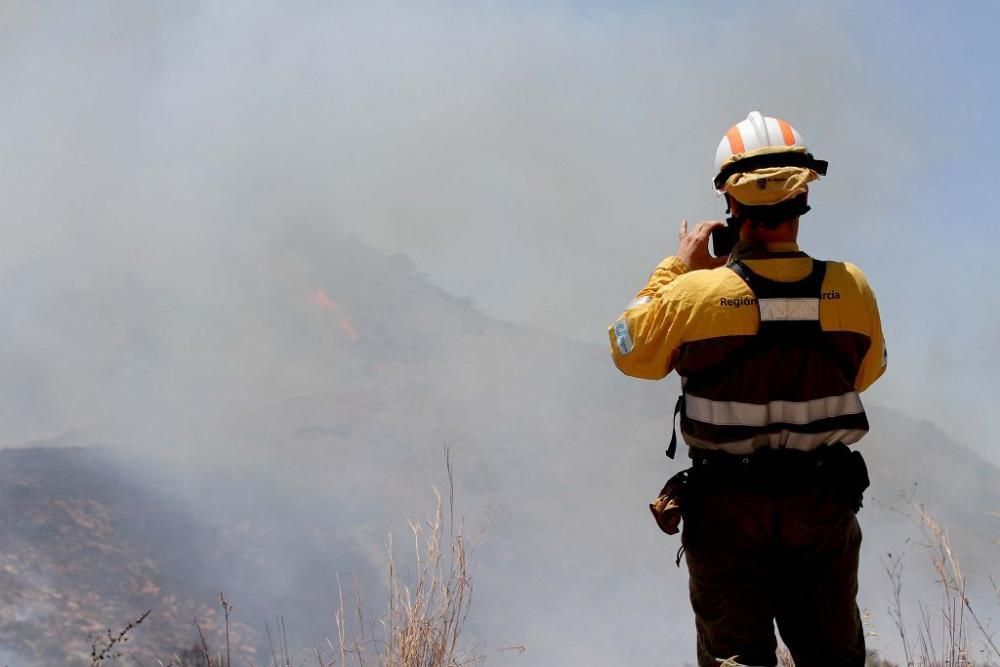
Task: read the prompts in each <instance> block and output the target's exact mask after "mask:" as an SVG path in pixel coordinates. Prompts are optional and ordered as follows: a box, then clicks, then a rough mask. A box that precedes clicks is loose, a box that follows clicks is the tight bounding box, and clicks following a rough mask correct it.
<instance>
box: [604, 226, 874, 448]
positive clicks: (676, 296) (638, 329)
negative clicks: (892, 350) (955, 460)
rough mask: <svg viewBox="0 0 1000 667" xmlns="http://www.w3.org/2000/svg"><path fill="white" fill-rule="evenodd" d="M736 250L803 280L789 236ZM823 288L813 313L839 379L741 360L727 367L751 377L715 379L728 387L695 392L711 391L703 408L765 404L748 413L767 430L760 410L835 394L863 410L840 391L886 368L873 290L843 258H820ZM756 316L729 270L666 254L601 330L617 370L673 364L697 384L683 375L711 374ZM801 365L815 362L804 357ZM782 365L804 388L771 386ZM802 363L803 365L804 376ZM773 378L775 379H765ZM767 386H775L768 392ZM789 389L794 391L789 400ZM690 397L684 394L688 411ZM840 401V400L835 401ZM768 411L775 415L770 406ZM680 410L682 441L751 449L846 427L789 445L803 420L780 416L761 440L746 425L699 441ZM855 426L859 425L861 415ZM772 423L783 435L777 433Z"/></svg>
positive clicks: (659, 373) (813, 404)
mask: <svg viewBox="0 0 1000 667" xmlns="http://www.w3.org/2000/svg"><path fill="white" fill-rule="evenodd" d="M739 252H740V251H738V253H739ZM742 252H743V253H744V254H743V255H739V254H738V255H737V256H738V257H740V258H741V259H742V261H743V263H744V264H745V266H747V267H748V268H750V269H751V270H752V272H753V273H755V274H758V275H760V276H763V277H764V278H767V279H770V280H773V281H777V282H780V283H792V282H796V281H801V280H803V279H805V278H806V277H807V276H808V275H810V273H811V272H812V270H813V260H812V259H811V258H810V257H809V256H807V255H805V253H801V252H799V249H798V246H797V245H796V244H794V243H784V244H769V245H768V246H767V249H766V252H763V253H757V254H746V251H742ZM821 290H822V291H821V294H820V295H819V300H818V311H819V312H818V322H819V325H820V327H821V328H822V332H823V335H824V336H825V337H827V338H828V339H829V341H830V342H829V346H830V349H833V350H834V351H833V352H832V353H830V354H832V355H833V356H836V357H837V362H836V363H837V368H838V369H839V370H838V373H839V374H840V375H842V376H846V377H843V378H842V379H841V381H840V383H839V384H837V383H832V384H830V386H829V387H827V388H824V386H823V384H824V383H826V382H827V379H826V378H825V377H808V372H809V370H808V369H804V370H803V369H800V368H792V369H789V368H784V369H782V368H773V367H766V368H760V367H757V368H751V367H749V366H745V365H744V366H739V367H737V368H734V369H732V371H733V372H734V373H744V374H750V375H752V377H747V378H736V379H733V378H727V379H726V380H724V381H720V382H722V384H726V385H727V386H728V387H729V388H728V389H727V388H722V389H720V390H719V391H715V389H712V390H711V391H708V390H705V391H704V392H700V393H703V394H704V395H705V396H707V397H708V398H710V399H712V400H711V401H710V403H711V405H710V406H709V407H708V408H705V407H704V406H702V407H701V409H702V410H703V411H704V410H708V409H709V408H710V409H711V414H713V415H719V414H723V413H726V411H729V413H732V414H735V415H741V414H743V415H746V414H749V412H748V411H750V409H751V408H755V409H757V408H761V406H767V410H768V412H769V415H770V417H768V418H764V417H760V416H756V417H754V419H756V420H757V421H755V422H753V423H755V424H757V428H758V430H760V429H763V430H764V431H767V430H768V428H767V427H766V426H765V425H764V422H767V421H768V419H770V420H771V421H774V422H775V423H779V422H787V421H788V420H789V417H788V416H787V415H789V414H793V415H794V412H795V410H801V411H803V413H804V414H805V413H808V414H809V415H815V414H816V412H817V409H818V407H817V406H821V407H823V409H830V408H829V407H828V406H829V404H830V401H831V400H834V399H837V400H840V401H841V402H842V403H843V402H844V401H848V400H850V402H851V404H852V405H854V404H856V405H857V407H856V408H855V409H856V410H857V411H861V415H862V418H863V410H862V409H861V408H860V401H859V400H857V399H856V395H855V396H854V397H853V398H851V397H848V396H847V394H848V393H853V392H849V391H846V390H850V389H851V386H850V385H851V384H852V383H853V390H854V391H855V392H860V391H863V390H865V389H867V388H868V387H869V386H870V385H871V384H872V383H873V382H875V380H877V379H878V378H879V376H881V375H882V373H883V372H884V371H885V368H886V351H885V340H884V338H883V334H882V324H881V321H880V319H879V313H878V306H877V304H876V301H875V295H874V294H873V293H872V290H871V288H870V287H869V285H868V282H867V280H866V279H865V277H864V274H862V273H861V270H860V269H858V268H857V267H856V266H854V265H852V264H848V263H841V262H827V263H826V273H825V275H824V277H823V279H822V288H821ZM814 319H815V316H814ZM760 324H761V321H760V310H759V308H758V306H757V301H756V299H755V295H754V292H753V291H752V290H751V289H750V287H749V286H748V284H747V283H746V282H744V280H743V279H742V278H741V277H740V276H739V275H737V274H736V273H735V272H734V271H733V270H731V269H730V268H728V267H722V268H717V269H712V270H698V271H692V270H690V269H689V268H688V267H687V266H686V265H685V264H684V263H683V262H682V261H681V260H679V259H678V258H676V257H668V258H666V259H665V260H663V261H662V262H661V263H660V264H659V265H658V266H657V267H656V269H654V271H653V273H652V275H651V276H650V278H649V281H648V282H647V284H646V286H645V287H643V288H642V289H641V290H640V291H639V292H638V293H637V294H636V297H635V299H634V300H633V301H632V303H631V304H630V305H629V307H628V308H627V309H626V310H625V312H624V313H623V314H622V315H621V317H620V318H619V319H618V320H617V321H616V322H615V323H614V324H612V325H611V327H610V328H609V332H608V335H609V338H610V343H611V353H612V356H613V358H614V362H615V365H616V366H617V367H618V368H619V369H620V370H621V371H622V372H623V373H625V374H627V375H631V376H633V377H638V378H644V379H650V380H656V379H660V378H663V377H664V376H666V375H667V374H668V373H670V371H672V370H675V369H676V370H677V371H678V373H679V374H680V375H681V377H682V383H683V384H684V385H685V386H689V387H690V386H699V384H700V385H705V382H701V383H699V382H692V383H689V382H688V380H690V379H692V378H694V379H697V378H698V377H702V378H705V377H709V376H712V377H713V378H714V377H716V375H715V374H717V373H718V372H719V370H720V369H722V370H723V371H727V370H728V369H727V360H728V359H732V358H733V356H732V354H733V352H732V351H733V350H734V349H737V348H739V347H740V346H743V347H745V346H746V341H747V339H748V337H754V336H756V334H757V332H758V330H759V328H760ZM825 345H826V343H824V346H825ZM808 366H809V368H818V367H817V366H813V365H812V364H809V365H808ZM840 371H843V372H842V373H841V372H840ZM780 373H785V374H787V375H795V374H798V375H797V376H796V377H795V378H794V379H793V380H792V382H793V384H796V386H797V385H798V384H801V385H803V386H806V389H805V390H804V391H805V393H804V394H803V395H802V396H794V397H790V396H788V395H786V394H788V392H789V389H788V387H787V386H786V387H784V388H783V389H780V390H779V389H777V388H776V387H777V385H775V384H774V383H772V382H771V380H770V379H769V377H771V378H773V377H774V376H775V374H780ZM802 373H805V374H806V375H805V376H803V375H801V374H802ZM852 375H853V377H850V376H852ZM712 382H715V380H714V379H713V380H712ZM787 384H788V383H787V382H786V385H787ZM772 386H773V387H775V388H773V389H772V388H771V387H772ZM738 387H742V389H740V388H738ZM768 391H773V392H775V393H776V394H782V395H780V396H778V395H775V396H769V395H768V394H767V392H768ZM686 393H687V392H686ZM748 393H749V394H751V395H752V397H751V398H749V399H748V398H745V395H747V394H748ZM834 394H836V395H834ZM695 398H697V397H695ZM790 398H795V399H797V400H795V401H792V400H787V399H790ZM779 399H781V400H779ZM698 400H703V399H701V398H698ZM720 401H723V402H721V403H720ZM690 406H691V403H690V401H689V411H690ZM720 406H721V407H720ZM748 406H749V407H748ZM841 410H842V411H844V410H847V408H844V407H841ZM759 411H760V410H757V412H759ZM776 413H780V415H779V416H775V414H776ZM831 414H832V413H831ZM781 415H784V416H781ZM683 417H684V415H682V432H684V435H685V439H686V440H687V441H688V444H690V445H692V446H696V447H708V448H721V449H726V450H730V451H739V452H745V451H752V450H754V449H756V448H758V447H760V446H766V445H767V444H770V445H771V446H780V447H784V446H795V447H798V448H802V449H811V448H813V447H815V446H818V445H819V444H825V443H826V442H828V441H830V440H831V439H834V438H835V437H836V436H838V435H839V436H843V435H844V433H842V432H836V433H832V434H829V435H825V436H823V438H825V440H824V441H823V442H820V441H818V440H817V439H816V438H815V437H814V438H812V439H811V440H808V441H802V442H801V444H799V445H796V444H795V440H794V436H793V439H792V440H791V441H790V440H789V438H788V433H787V431H788V430H789V429H790V430H791V431H795V430H800V431H801V430H803V429H801V428H797V427H795V426H794V425H793V426H792V427H788V426H787V425H786V426H784V427H782V426H780V425H779V426H774V427H773V428H770V431H771V432H772V433H771V434H770V438H771V440H770V443H768V442H765V440H766V438H765V439H763V440H762V439H761V438H760V437H757V436H756V435H755V436H754V438H750V437H749V435H748V434H746V433H743V436H746V438H743V437H742V436H741V439H740V442H739V443H736V442H733V443H728V442H718V440H719V439H720V438H721V437H722V436H720V435H717V434H715V433H714V432H713V434H712V435H710V436H706V437H708V438H709V441H705V440H700V439H699V438H697V437H692V433H696V432H697V430H696V429H693V428H685V427H684V426H685V422H684V419H683ZM736 421H739V420H736ZM792 421H794V419H792ZM715 423H716V424H721V423H726V425H727V426H728V425H731V424H732V423H735V422H732V421H730V422H724V420H723V421H718V420H717V421H716V422H715ZM863 426H864V428H863V430H865V431H866V430H867V422H865V423H864V425H863ZM805 430H808V429H805ZM813 430H814V431H815V430H816V429H813ZM689 431H690V432H689ZM779 432H780V433H781V435H775V433H779ZM799 435H801V434H799ZM861 435H863V433H859V434H856V435H854V436H851V437H853V440H851V439H850V438H847V437H841V438H840V440H841V441H845V442H851V441H856V440H857V439H859V438H860V437H861ZM733 437H734V438H735V436H733ZM823 438H820V440H822V439H823ZM713 440H714V441H713ZM779 440H780V442H779Z"/></svg>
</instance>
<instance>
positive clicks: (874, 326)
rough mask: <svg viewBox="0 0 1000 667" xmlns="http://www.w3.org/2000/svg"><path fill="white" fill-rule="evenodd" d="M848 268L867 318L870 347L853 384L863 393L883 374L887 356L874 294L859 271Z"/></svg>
mask: <svg viewBox="0 0 1000 667" xmlns="http://www.w3.org/2000/svg"><path fill="white" fill-rule="evenodd" d="M850 268H851V269H854V270H853V271H852V273H854V277H855V279H856V280H857V282H858V287H859V288H860V289H861V295H862V297H863V298H864V300H865V308H866V310H867V314H868V318H869V322H868V330H869V337H870V339H871V346H870V347H869V348H868V352H867V353H865V357H864V359H862V360H861V367H860V368H859V369H858V377H857V378H856V379H855V382H854V387H855V389H857V390H858V391H864V390H865V389H867V388H868V387H870V386H872V384H874V383H875V380H877V379H879V378H880V377H882V374H883V373H885V369H886V365H887V362H888V354H887V353H886V347H885V334H884V333H883V331H882V320H881V318H880V317H879V314H878V303H877V302H876V300H875V293H874V292H873V291H872V288H871V286H870V285H869V284H868V281H867V280H866V279H865V277H864V275H863V274H862V273H861V271H860V270H858V269H857V268H856V267H853V266H852V267H850Z"/></svg>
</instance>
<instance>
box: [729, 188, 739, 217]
mask: <svg viewBox="0 0 1000 667" xmlns="http://www.w3.org/2000/svg"><path fill="white" fill-rule="evenodd" d="M741 206H742V205H741V204H740V203H739V202H738V201H736V200H735V199H733V198H732V197H730V196H729V195H728V194H727V195H726V213H729V214H730V215H732V216H733V217H734V218H738V217H739V216H740V208H741Z"/></svg>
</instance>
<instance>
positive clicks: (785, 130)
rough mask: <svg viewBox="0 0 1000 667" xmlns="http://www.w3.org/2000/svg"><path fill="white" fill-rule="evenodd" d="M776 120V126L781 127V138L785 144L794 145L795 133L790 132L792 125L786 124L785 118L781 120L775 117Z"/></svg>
mask: <svg viewBox="0 0 1000 667" xmlns="http://www.w3.org/2000/svg"><path fill="white" fill-rule="evenodd" d="M775 120H777V121H778V127H780V128H781V138H782V139H784V140H785V145H786V146H793V145H795V133H794V132H792V126H791V125H789V124H788V121H787V120H781V119H780V118H776V119H775Z"/></svg>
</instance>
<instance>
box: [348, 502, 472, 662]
mask: <svg viewBox="0 0 1000 667" xmlns="http://www.w3.org/2000/svg"><path fill="white" fill-rule="evenodd" d="M435 496H436V497H437V505H436V509H435V512H434V516H433V518H432V519H430V520H429V521H427V522H425V523H423V524H420V523H415V522H412V521H411V522H410V529H411V531H412V533H413V543H414V549H415V553H416V571H415V574H414V575H413V579H412V581H409V582H407V581H405V580H404V579H403V578H402V577H401V575H400V572H399V568H398V567H397V566H396V561H395V556H394V553H393V548H392V539H391V536H390V540H389V583H388V586H389V601H388V609H387V611H386V613H385V614H384V615H383V616H382V617H381V618H380V619H379V620H378V623H377V625H379V626H381V629H382V630H381V634H382V637H381V638H377V637H375V636H370V637H367V638H366V637H365V636H364V628H365V622H364V618H363V616H362V613H361V603H360V599H357V600H356V602H355V605H354V611H355V618H356V621H355V622H356V628H354V634H353V636H352V635H351V633H350V631H349V628H348V625H349V623H348V618H347V613H346V610H345V606H344V600H343V594H341V601H340V609H339V611H338V612H337V630H338V646H337V647H336V649H337V650H336V653H337V657H338V658H339V662H337V663H336V664H338V665H357V666H358V667H363V666H364V665H377V666H378V667H457V666H460V665H469V664H474V663H477V662H480V661H481V660H482V658H483V656H481V655H479V654H477V653H476V652H474V651H464V650H462V648H461V647H460V645H459V638H460V635H461V632H462V628H463V625H464V623H465V620H466V618H467V617H468V614H469V605H470V602H471V599H472V581H471V579H470V578H469V572H468V560H467V556H468V552H467V549H466V540H465V536H464V534H463V528H462V526H461V525H459V526H458V528H457V529H455V527H454V523H453V521H449V525H450V526H451V528H450V529H449V531H448V534H447V535H446V534H445V517H444V510H443V505H444V503H443V502H442V500H441V495H440V494H439V493H437V491H435ZM449 515H450V517H451V516H453V515H452V508H451V507H450V505H449ZM373 634H374V633H373Z"/></svg>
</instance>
